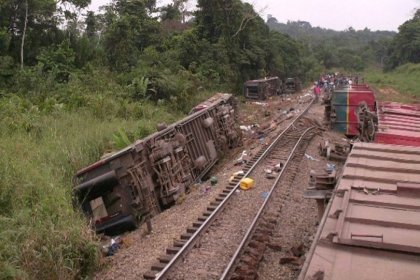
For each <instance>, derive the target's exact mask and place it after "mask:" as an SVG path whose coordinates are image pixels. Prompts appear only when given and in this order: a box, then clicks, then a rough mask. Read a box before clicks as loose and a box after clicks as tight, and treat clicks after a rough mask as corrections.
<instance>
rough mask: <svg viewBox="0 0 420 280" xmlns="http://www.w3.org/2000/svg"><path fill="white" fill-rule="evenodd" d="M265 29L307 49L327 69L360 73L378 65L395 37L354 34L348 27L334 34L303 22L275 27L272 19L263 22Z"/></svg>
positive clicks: (379, 33) (380, 33)
mask: <svg viewBox="0 0 420 280" xmlns="http://www.w3.org/2000/svg"><path fill="white" fill-rule="evenodd" d="M267 25H268V26H269V27H270V29H272V30H276V31H278V32H281V33H284V34H288V35H289V36H291V37H292V38H294V39H295V40H298V41H300V42H302V43H304V44H306V45H307V46H309V48H310V49H311V50H312V52H313V53H314V55H315V57H316V58H317V59H318V61H320V62H322V64H323V66H324V67H325V68H327V69H330V68H333V67H342V68H346V70H356V71H361V70H363V69H364V68H365V67H366V66H368V65H372V64H377V65H380V64H381V63H383V59H384V56H385V55H386V51H387V49H388V46H389V44H390V42H391V41H392V39H393V37H394V36H395V34H396V33H395V32H391V31H371V30H369V29H368V28H365V29H363V30H354V29H353V28H352V27H349V28H348V29H347V30H344V31H335V30H331V29H326V28H321V27H313V26H311V24H310V23H309V22H306V21H288V22H287V23H279V22H278V21H277V19H276V18H274V17H271V18H269V19H268V20H267Z"/></svg>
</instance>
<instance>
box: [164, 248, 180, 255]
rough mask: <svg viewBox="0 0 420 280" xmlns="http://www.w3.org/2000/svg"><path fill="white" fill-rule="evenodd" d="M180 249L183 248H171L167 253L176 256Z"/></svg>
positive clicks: (167, 249)
mask: <svg viewBox="0 0 420 280" xmlns="http://www.w3.org/2000/svg"><path fill="white" fill-rule="evenodd" d="M180 249H181V248H179V247H169V248H166V253H167V254H168V255H174V254H176V253H178V252H179V250H180Z"/></svg>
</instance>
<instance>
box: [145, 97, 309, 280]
mask: <svg viewBox="0 0 420 280" xmlns="http://www.w3.org/2000/svg"><path fill="white" fill-rule="evenodd" d="M310 105H311V104H309V105H308V106H307V107H306V108H305V110H303V111H302V113H301V114H300V115H299V116H297V117H296V118H295V120H294V121H293V122H292V123H291V124H290V125H289V126H288V127H287V128H286V129H285V130H284V131H283V132H282V133H281V134H280V135H279V136H278V137H277V138H276V139H275V140H274V141H273V142H272V144H271V145H269V146H264V147H263V148H262V149H261V150H260V151H259V152H258V153H257V154H256V155H255V156H254V157H253V158H252V159H251V160H250V161H249V162H247V164H246V165H245V166H244V167H243V171H244V175H236V176H235V177H234V180H233V181H231V182H230V183H229V184H228V185H227V186H226V187H225V188H224V189H223V191H222V192H221V193H220V194H219V196H218V197H216V199H215V200H214V201H213V202H211V203H210V205H209V206H208V207H207V209H206V211H205V212H204V213H203V215H202V216H200V217H198V219H197V221H196V222H194V223H193V224H192V226H191V227H189V228H187V229H186V232H185V233H184V234H182V235H181V236H180V238H179V240H175V241H174V243H173V247H170V248H167V249H166V254H165V255H162V256H161V257H159V258H158V262H157V263H156V264H154V265H153V266H152V267H151V270H150V271H148V272H146V273H144V275H143V277H144V279H168V278H169V279H218V278H219V277H220V276H221V275H224V276H223V277H230V276H231V275H232V273H234V271H235V269H236V268H235V269H234V267H236V265H237V263H238V262H239V261H238V260H239V259H240V256H241V254H242V252H247V250H246V246H249V245H251V246H253V245H255V244H256V243H255V242H253V240H252V238H253V236H257V235H255V234H258V232H260V231H259V230H255V227H256V225H257V224H258V225H261V226H263V227H264V229H270V227H271V228H272V226H270V223H271V224H273V223H274V221H275V214H274V215H273V213H274V212H270V211H266V209H268V210H269V208H270V207H268V208H267V205H268V202H269V201H276V202H278V201H281V199H283V198H282V197H284V195H286V194H287V192H288V188H290V187H291V186H290V185H291V180H293V177H294V175H293V174H296V172H297V166H298V162H300V160H298V159H301V158H302V155H303V154H302V153H304V147H306V144H307V143H308V142H309V140H310V138H311V136H313V131H314V129H313V128H314V127H313V126H312V124H311V123H310V122H308V121H304V120H305V119H302V116H303V115H304V114H305V112H306V111H307V110H308V108H309V107H310ZM308 132H310V133H308ZM275 165H277V166H279V165H280V166H281V167H282V169H281V171H280V172H279V173H278V174H277V176H274V178H275V181H274V184H273V179H274V178H273V176H268V177H267V176H264V175H261V174H265V170H264V169H266V167H267V166H275ZM244 177H251V178H256V184H257V186H256V189H258V191H255V190H251V191H246V192H240V193H239V194H238V189H239V184H240V180H241V179H242V178H244ZM280 183H282V184H284V185H286V186H288V187H286V188H280V190H279V191H277V188H276V186H277V185H279V184H280ZM278 193H280V194H278ZM277 196H278V197H279V198H275V197H277ZM252 202H255V203H252ZM222 212H223V214H221V213H222ZM263 213H265V214H266V216H268V217H269V218H265V219H266V220H267V221H268V223H267V222H265V221H262V222H261V221H259V219H258V218H257V217H262V214H263ZM249 224H251V228H248V225H249ZM263 233H264V232H263ZM265 233H267V232H265ZM238 246H239V249H238ZM248 251H249V250H248ZM187 255H188V256H187ZM232 255H233V256H234V259H232V260H231V261H230V262H229V259H230V257H231V256H232ZM227 263H229V267H228V269H226V270H225V267H226V264H227ZM175 267H176V268H175ZM239 267H243V265H241V266H239ZM224 270H225V272H223V271H224Z"/></svg>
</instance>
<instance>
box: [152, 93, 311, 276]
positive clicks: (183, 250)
mask: <svg viewBox="0 0 420 280" xmlns="http://www.w3.org/2000/svg"><path fill="white" fill-rule="evenodd" d="M313 102H314V99H312V100H311V102H310V103H309V104H308V106H307V107H306V108H305V109H304V110H303V111H302V113H300V114H299V115H298V116H297V117H296V118H295V119H294V120H293V122H292V123H290V124H289V125H288V126H287V127H286V129H284V130H283V131H282V133H280V134H279V136H277V138H276V139H275V140H274V141H273V142H272V143H271V144H270V146H268V147H267V148H266V150H265V151H264V153H263V154H262V155H261V156H260V158H259V159H258V160H257V161H256V162H255V163H254V164H253V165H252V166H251V168H250V169H249V170H248V172H246V173H245V174H244V176H243V177H246V176H248V175H249V174H250V173H251V172H252V171H254V169H255V167H256V166H257V165H258V164H259V163H260V162H261V161H262V160H263V159H264V158H265V157H266V156H267V154H268V152H270V151H271V150H272V149H273V148H274V147H275V146H276V145H277V144H278V142H279V141H280V139H281V138H282V137H283V135H284V134H286V132H287V131H288V130H289V129H290V128H292V127H294V124H295V122H297V121H298V120H299V119H300V118H301V117H302V116H303V115H304V114H305V113H306V112H307V111H308V110H309V108H310V107H311V105H312V104H313ZM239 185H240V182H238V183H237V184H236V185H235V187H234V188H233V189H232V190H231V192H230V193H229V194H228V195H227V196H226V198H225V199H224V200H223V201H222V202H221V203H220V204H219V205H218V206H217V207H216V209H215V210H214V211H213V212H212V213H211V214H210V216H209V217H208V218H207V220H206V221H205V222H204V223H203V224H202V225H201V226H200V227H199V228H198V229H197V230H196V231H195V232H194V233H193V235H192V236H191V238H190V239H188V241H187V242H186V243H185V245H184V246H183V247H182V248H181V249H180V250H179V251H178V252H177V253H176V254H175V255H174V256H173V258H172V259H171V260H170V261H169V262H168V264H167V265H166V266H165V268H163V269H162V270H161V271H160V272H158V273H156V278H155V280H162V279H166V278H165V277H166V276H167V274H168V273H169V272H170V270H171V269H172V268H173V266H174V265H175V264H176V263H177V262H178V261H179V260H180V258H181V257H182V256H184V254H186V253H187V252H188V250H189V249H190V248H191V247H192V246H194V245H195V243H196V241H197V240H198V238H199V237H200V236H201V234H202V233H203V232H205V230H206V229H207V228H208V227H209V226H210V225H211V223H212V222H213V220H214V219H215V218H216V216H217V215H218V214H219V213H220V212H221V210H223V209H224V207H225V206H226V205H227V203H228V202H229V200H230V198H231V197H232V195H233V194H234V193H235V191H236V190H237V189H238V188H239Z"/></svg>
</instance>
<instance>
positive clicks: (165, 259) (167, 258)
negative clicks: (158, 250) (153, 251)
mask: <svg viewBox="0 0 420 280" xmlns="http://www.w3.org/2000/svg"><path fill="white" fill-rule="evenodd" d="M174 256H175V255H168V254H166V255H161V256H159V257H158V258H157V259H158V261H160V262H161V263H169V262H170V261H171V260H172V258H173V257H174Z"/></svg>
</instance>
